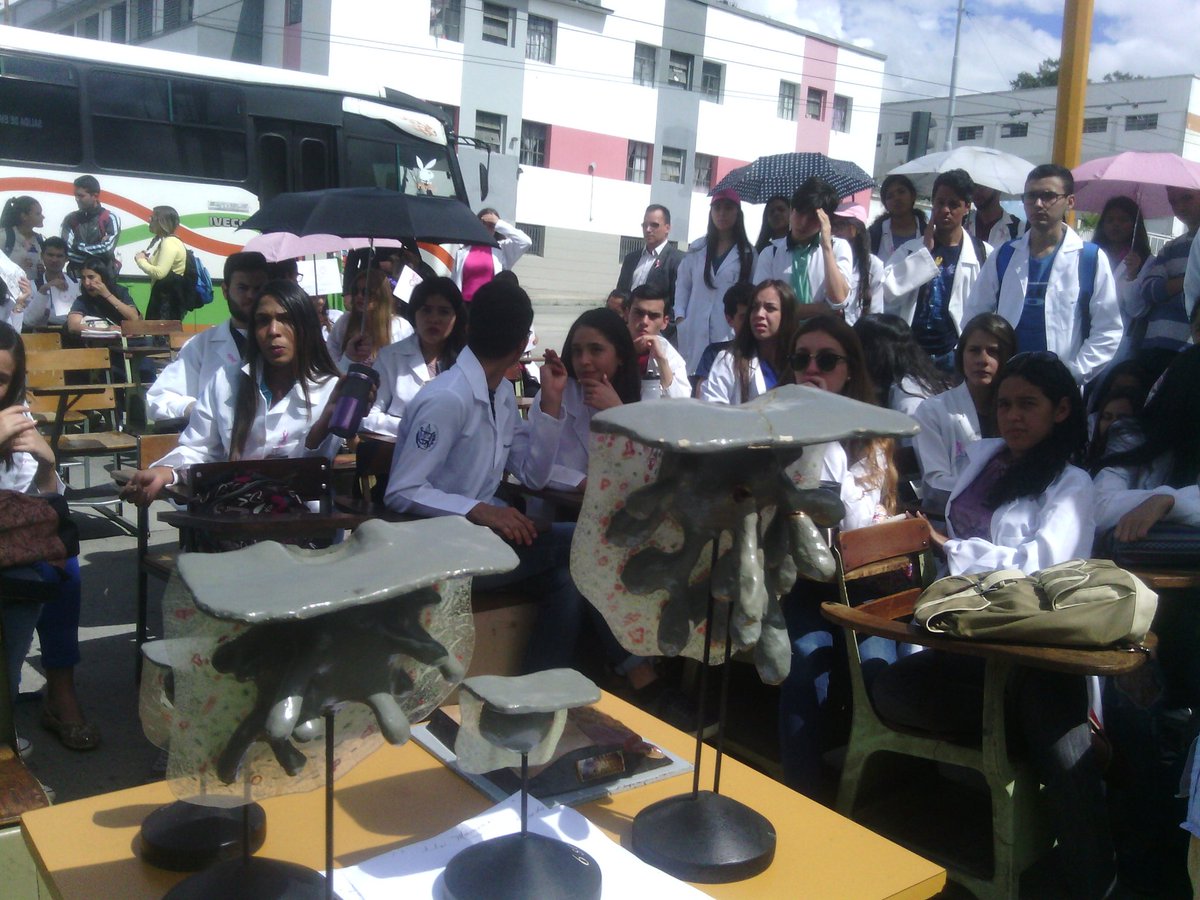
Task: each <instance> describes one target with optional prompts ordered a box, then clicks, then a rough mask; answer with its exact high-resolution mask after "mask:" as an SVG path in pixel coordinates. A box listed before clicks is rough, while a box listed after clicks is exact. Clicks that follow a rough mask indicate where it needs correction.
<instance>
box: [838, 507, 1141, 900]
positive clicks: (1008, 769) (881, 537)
mask: <svg viewBox="0 0 1200 900" xmlns="http://www.w3.org/2000/svg"><path fill="white" fill-rule="evenodd" d="M929 555H930V541H929V534H928V531H927V529H926V526H925V524H924V523H923V522H920V521H918V520H905V521H900V522H889V523H885V524H882V525H876V526H873V527H870V528H862V529H857V530H855V531H851V532H846V533H844V534H841V535H839V536H838V538H837V540H836V541H835V546H834V556H835V559H836V560H837V562H838V583H839V587H840V588H841V593H842V597H843V602H842V603H823V604H822V605H821V612H822V614H823V615H824V616H825V617H826V618H827V619H829V620H830V621H832V622H834V623H835V624H837V625H840V626H842V628H843V631H844V634H845V638H846V646H847V651H848V656H849V659H850V677H851V685H852V691H853V710H852V721H851V730H850V744H849V747H848V750H847V756H846V764H845V768H844V769H843V770H842V778H841V784H840V785H839V789H838V798H837V811H838V812H840V813H841V814H842V815H845V816H850V817H853V815H852V814H853V813H854V812H855V806H856V801H858V799H859V797H860V794H861V793H862V789H863V788H864V787H865V786H866V778H865V775H866V774H867V762H868V761H869V760H870V759H871V757H872V756H874V755H875V754H877V753H882V752H889V753H895V754H899V755H902V756H912V757H917V758H920V759H926V760H932V761H934V762H938V763H948V764H950V765H955V766H961V767H964V768H967V769H972V770H974V771H977V772H979V773H981V774H982V775H983V777H984V779H985V780H986V781H987V785H988V789H989V793H990V796H991V805H992V860H993V866H992V873H991V877H990V878H988V877H983V876H982V875H980V874H978V873H977V872H974V871H968V870H967V869H966V868H964V867H962V866H961V865H958V866H956V865H955V861H953V860H949V861H946V865H947V870H948V873H949V877H950V878H951V880H953V881H956V882H958V883H960V884H962V885H963V886H965V887H966V888H967V889H968V890H970V891H971V892H972V893H973V894H974V895H975V896H976V897H980V898H989V897H1004V898H1016V897H1017V891H1018V887H1019V881H1020V875H1021V872H1022V871H1023V870H1024V869H1026V868H1027V867H1028V866H1029V865H1030V864H1031V863H1032V862H1033V861H1034V860H1035V859H1036V858H1037V857H1038V855H1040V853H1041V852H1042V851H1044V850H1046V849H1048V848H1049V845H1050V841H1049V835H1048V834H1047V833H1046V830H1045V829H1044V828H1043V827H1041V823H1040V816H1039V814H1038V813H1039V810H1038V799H1039V797H1038V795H1039V792H1040V784H1039V783H1038V779H1037V777H1036V776H1035V775H1034V774H1033V772H1032V770H1031V769H1030V768H1029V766H1028V765H1027V764H1026V763H1025V762H1023V761H1021V760H1019V759H1014V758H1012V757H1010V756H1009V753H1008V744H1007V723H1006V719H1005V702H1004V695H1005V689H1006V686H1007V683H1008V680H1009V675H1010V674H1011V673H1012V671H1013V669H1014V668H1015V667H1017V666H1032V667H1035V668H1041V669H1049V670H1052V671H1057V672H1066V673H1071V674H1077V675H1080V676H1084V675H1120V674H1125V673H1127V672H1132V671H1134V670H1135V669H1137V668H1138V667H1139V666H1140V665H1141V664H1142V663H1143V661H1144V659H1145V654H1144V653H1140V652H1130V651H1128V650H1120V649H1116V650H1092V649H1080V648H1063V647H1044V646H1035V645H1026V644H996V643H986V642H983V641H969V640H961V639H954V638H946V637H937V636H934V635H930V634H928V633H925V632H918V631H914V630H911V629H910V628H909V626H908V624H907V620H908V619H909V618H910V617H911V616H912V612H913V607H914V605H915V603H916V600H917V598H918V597H919V596H920V593H921V591H922V589H923V586H924V584H925V583H926V581H927V579H928V575H926V574H921V575H920V576H919V578H918V581H919V582H920V585H919V586H917V587H913V588H910V589H908V590H904V591H901V592H899V593H895V594H890V595H888V596H886V597H880V598H878V599H875V600H870V601H868V602H866V603H863V604H861V605H860V606H857V607H851V606H850V605H849V603H848V602H846V589H845V585H846V582H847V581H850V580H853V579H855V578H856V577H862V575H863V574H874V573H875V572H878V571H879V568H880V567H881V566H888V565H891V566H894V565H895V563H896V561H897V560H905V562H907V560H910V559H911V560H912V563H913V565H914V566H917V567H918V568H917V569H915V570H914V571H918V572H923V573H928V572H931V571H932V566H931V565H929V564H928V563H929ZM859 635H863V636H869V635H874V636H877V637H883V638H888V639H891V640H894V641H898V642H905V643H911V644H920V645H922V646H925V647H931V648H935V649H939V650H945V651H947V652H950V653H959V654H965V655H968V656H977V657H981V658H983V659H984V660H986V674H985V680H984V700H983V738H982V741H981V743H980V744H979V745H975V746H972V745H966V744H963V743H961V742H955V741H954V740H953V739H951V738H949V737H948V736H946V735H942V734H936V733H929V732H914V731H905V730H899V729H898V728H893V727H892V726H891V725H889V724H888V723H887V722H885V721H884V720H883V719H881V718H880V717H879V715H878V714H877V713H876V711H875V708H874V706H873V705H872V703H871V698H870V694H869V692H868V689H867V685H866V682H865V679H864V677H863V672H862V666H861V659H860V657H859V652H858V636H859ZM922 849H924V850H925V852H926V854H927V855H928V854H929V853H931V852H933V853H934V855H936V850H931V848H922Z"/></svg>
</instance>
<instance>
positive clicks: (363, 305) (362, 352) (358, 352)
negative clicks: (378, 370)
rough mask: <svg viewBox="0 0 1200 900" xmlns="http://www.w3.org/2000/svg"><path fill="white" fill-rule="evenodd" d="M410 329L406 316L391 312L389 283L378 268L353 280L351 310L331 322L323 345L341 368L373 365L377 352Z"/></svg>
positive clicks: (406, 335) (410, 330)
mask: <svg viewBox="0 0 1200 900" xmlns="http://www.w3.org/2000/svg"><path fill="white" fill-rule="evenodd" d="M412 333H413V328H412V325H411V324H409V322H408V321H407V320H406V319H403V318H401V317H400V316H397V315H394V314H393V312H392V283H391V282H390V281H388V277H387V275H385V274H384V273H383V271H382V270H380V269H368V270H367V271H366V272H363V273H361V274H360V275H359V276H358V277H357V278H356V279H355V280H354V287H353V288H352V289H351V293H350V311H349V312H347V313H346V315H344V316H342V317H341V318H339V319H338V320H337V321H336V322H334V323H333V328H332V329H331V330H330V332H329V339H328V340H327V341H326V347H327V348H328V350H329V356H330V357H331V358H332V359H333V360H334V362H336V363H337V364H338V367H339V368H340V369H341V370H342V371H343V372H344V371H346V370H347V369H348V368H349V367H350V364H351V363H362V364H363V365H367V366H373V365H374V363H375V358H376V357H377V356H378V355H379V352H380V351H381V350H382V349H383V348H384V347H386V346H388V345H389V344H394V343H395V342H396V341H400V340H403V339H404V338H406V337H408V336H409V335H410V334H412Z"/></svg>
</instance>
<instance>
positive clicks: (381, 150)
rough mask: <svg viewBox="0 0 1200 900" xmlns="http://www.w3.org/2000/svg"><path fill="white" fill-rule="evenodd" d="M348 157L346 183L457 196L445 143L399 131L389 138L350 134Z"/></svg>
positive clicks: (410, 192) (409, 192)
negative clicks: (423, 139)
mask: <svg viewBox="0 0 1200 900" xmlns="http://www.w3.org/2000/svg"><path fill="white" fill-rule="evenodd" d="M347 130H349V129H347ZM346 157H347V160H346V161H347V166H346V180H345V185H346V187H381V188H387V189H388V190H393V191H401V192H403V193H405V194H418V193H419V194H433V195H434V196H437V197H455V196H457V190H456V188H455V185H454V179H453V177H452V176H451V174H450V164H449V157H450V153H449V151H448V150H447V149H446V147H445V146H438V145H437V144H434V143H432V142H430V141H422V140H420V139H418V138H414V137H410V136H409V135H405V134H401V133H399V132H393V133H392V135H391V136H390V138H389V140H387V141H382V140H376V139H373V138H368V137H356V136H351V135H349V134H348V135H347V136H346Z"/></svg>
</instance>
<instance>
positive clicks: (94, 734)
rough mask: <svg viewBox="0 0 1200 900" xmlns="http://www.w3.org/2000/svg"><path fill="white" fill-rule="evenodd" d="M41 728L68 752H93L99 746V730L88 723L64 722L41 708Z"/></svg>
mask: <svg viewBox="0 0 1200 900" xmlns="http://www.w3.org/2000/svg"><path fill="white" fill-rule="evenodd" d="M42 727H43V728H45V729H46V730H47V731H49V732H50V733H51V734H53V735H54V736H55V737H57V738H58V741H59V743H60V744H62V745H63V746H64V747H66V748H67V749H68V750H95V749H96V748H97V747H99V746H100V729H98V728H97V727H96V726H95V725H92V724H91V723H89V722H64V721H63V720H62V719H60V718H59V717H58V716H56V715H55V714H54V712H53V711H51V709H50V707H48V706H43V707H42Z"/></svg>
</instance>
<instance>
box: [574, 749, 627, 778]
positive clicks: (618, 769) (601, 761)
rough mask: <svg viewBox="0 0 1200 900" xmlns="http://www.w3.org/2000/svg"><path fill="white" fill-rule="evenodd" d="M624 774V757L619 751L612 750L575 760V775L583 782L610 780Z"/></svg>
mask: <svg viewBox="0 0 1200 900" xmlns="http://www.w3.org/2000/svg"><path fill="white" fill-rule="evenodd" d="M624 772H625V757H624V756H623V755H622V753H621V751H620V750H612V751H610V752H608V753H601V754H599V755H597V756H589V757H588V758H587V759H580V760H576V762H575V774H576V775H577V776H579V780H580V781H583V782H588V781H597V780H599V779H601V778H612V777H613V776H614V775H621V774H623V773H624Z"/></svg>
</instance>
